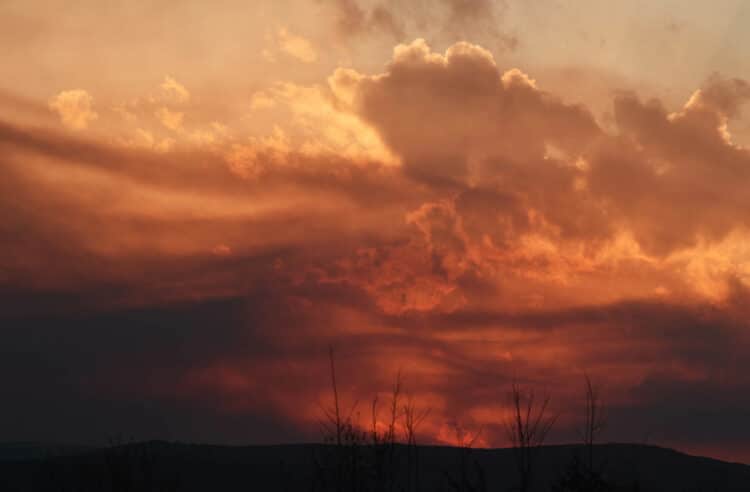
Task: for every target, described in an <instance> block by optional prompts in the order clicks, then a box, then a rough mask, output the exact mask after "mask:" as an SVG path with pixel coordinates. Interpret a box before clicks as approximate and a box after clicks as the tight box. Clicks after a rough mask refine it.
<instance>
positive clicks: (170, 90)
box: [160, 75, 190, 103]
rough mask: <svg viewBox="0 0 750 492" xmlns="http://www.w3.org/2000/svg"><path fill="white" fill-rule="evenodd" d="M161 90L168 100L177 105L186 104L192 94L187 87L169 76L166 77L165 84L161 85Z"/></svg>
mask: <svg viewBox="0 0 750 492" xmlns="http://www.w3.org/2000/svg"><path fill="white" fill-rule="evenodd" d="M160 88H161V90H162V91H163V92H164V94H165V96H166V97H167V98H169V99H171V100H173V101H174V102H176V103H185V102H188V101H189V100H190V92H189V91H188V90H187V89H186V88H185V86H184V85H182V84H180V83H179V82H177V81H176V80H175V79H174V78H172V77H170V76H169V75H167V76H166V77H164V82H162V83H161V85H160Z"/></svg>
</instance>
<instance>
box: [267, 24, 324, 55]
mask: <svg viewBox="0 0 750 492" xmlns="http://www.w3.org/2000/svg"><path fill="white" fill-rule="evenodd" d="M276 36H277V41H278V43H279V49H281V51H283V52H284V53H286V54H287V55H289V56H291V57H293V58H296V59H297V60H299V61H301V62H304V63H315V62H316V61H318V52H317V50H316V49H315V47H314V46H313V44H312V43H311V42H310V41H309V40H308V39H306V38H304V37H302V36H300V35H297V34H293V33H291V32H289V30H288V29H287V28H285V27H282V28H280V29H279V31H278V32H277V33H276Z"/></svg>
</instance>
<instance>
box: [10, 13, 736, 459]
mask: <svg viewBox="0 0 750 492" xmlns="http://www.w3.org/2000/svg"><path fill="white" fill-rule="evenodd" d="M748 25H750V4H749V3H748V2H745V1H743V0H723V1H718V0H717V1H714V2H686V1H684V0H679V1H677V0H674V1H666V0H665V1H660V2H650V1H619V2H614V1H612V2H601V1H594V0H532V1H529V0H524V1H520V0H505V1H503V0H375V1H371V0H298V1H292V0H253V1H247V0H243V1H240V0H216V1H213V2H207V1H199V0H185V1H179V2H178V1H175V0H161V1H145V0H132V1H129V2H101V1H99V0H3V1H2V2H0V75H1V76H0V355H1V357H0V390H1V391H2V403H1V404H0V441H17V440H24V441H29V440H36V441H43V442H67V443H99V444H101V443H104V442H106V439H107V438H108V437H110V436H112V435H115V434H124V435H127V436H134V437H135V438H137V439H152V438H158V439H176V440H185V441H199V442H210V443H231V444H240V443H279V442H300V441H314V440H319V439H320V434H319V428H318V421H319V420H320V418H321V417H322V411H321V406H323V407H325V406H327V405H329V404H330V389H329V385H328V372H327V370H328V366H327V363H328V360H327V357H328V355H327V354H328V352H327V351H328V347H329V346H333V347H335V352H336V359H337V364H338V372H339V375H338V376H339V384H340V390H341V393H342V399H343V400H344V401H345V403H346V405H347V406H351V405H353V404H354V402H356V401H359V402H360V403H359V406H358V407H357V408H358V409H359V411H360V412H361V414H362V415H361V418H362V420H364V421H366V422H367V421H369V420H368V419H369V405H370V403H369V402H370V401H371V400H372V398H373V397H374V396H375V395H380V398H381V399H386V398H387V393H388V390H389V388H390V386H391V384H392V382H393V380H394V378H395V377H396V374H397V373H398V371H399V370H400V371H401V373H402V374H403V379H404V387H405V390H406V391H407V392H408V393H410V394H411V395H412V396H413V401H414V402H416V404H417V405H418V406H419V407H420V408H430V409H431V411H430V414H429V418H428V419H427V420H426V421H425V422H424V424H423V425H422V427H421V428H420V439H421V441H422V442H430V443H438V444H453V443H455V439H456V438H455V430H454V428H455V426H456V425H457V424H458V425H460V426H461V427H462V428H465V429H468V430H469V431H477V430H479V429H480V428H481V429H482V434H481V436H480V439H479V441H478V444H479V445H481V446H505V445H507V444H508V442H507V440H506V438H505V432H504V428H503V418H504V415H505V412H506V405H507V400H506V392H507V389H508V385H509V384H510V382H511V381H514V380H515V381H518V382H520V383H521V384H523V385H526V386H528V387H534V388H537V391H538V392H540V393H541V392H547V393H549V394H550V396H551V406H552V407H553V410H554V412H555V413H558V414H559V419H558V422H557V425H556V427H555V429H554V432H553V434H552V436H551V441H553V442H569V441H575V440H576V439H577V434H576V428H577V426H578V425H579V423H580V418H581V411H580V410H581V408H582V401H581V398H582V390H583V377H584V374H585V373H588V374H589V375H590V376H591V377H592V379H593V380H594V381H595V382H597V383H598V384H600V385H601V386H602V391H603V394H604V398H605V401H606V403H607V406H608V411H609V425H608V428H607V431H606V433H605V434H604V436H603V439H604V440H606V441H629V442H648V443H650V444H659V445H665V446H671V447H676V448H678V449H680V450H684V451H689V452H693V453H700V454H706V455H710V456H715V457H719V458H724V459H731V460H737V461H744V462H750V424H748V419H749V418H750V119H749V118H747V117H745V116H744V115H743V106H744V104H745V102H746V101H747V100H748V99H750V83H749V82H747V81H746V79H750V30H748V29H747V26H748Z"/></svg>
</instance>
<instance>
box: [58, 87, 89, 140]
mask: <svg viewBox="0 0 750 492" xmlns="http://www.w3.org/2000/svg"><path fill="white" fill-rule="evenodd" d="M93 103H94V98H93V97H91V95H90V94H89V93H88V92H86V91H85V90H82V89H73V90H68V91H62V92H60V93H59V94H57V95H56V96H54V97H53V98H51V99H50V100H49V108H50V109H51V110H52V111H54V112H56V113H57V114H58V116H59V117H60V121H62V123H63V125H65V126H67V127H68V128H70V129H73V130H84V129H86V128H88V126H89V123H90V122H92V121H94V120H96V119H97V118H98V117H99V115H98V114H97V113H96V111H94V110H93Z"/></svg>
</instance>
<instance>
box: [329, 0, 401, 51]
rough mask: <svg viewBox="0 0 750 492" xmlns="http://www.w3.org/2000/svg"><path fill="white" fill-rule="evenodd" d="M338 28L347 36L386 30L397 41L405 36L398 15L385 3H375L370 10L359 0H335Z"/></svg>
mask: <svg viewBox="0 0 750 492" xmlns="http://www.w3.org/2000/svg"><path fill="white" fill-rule="evenodd" d="M334 5H335V7H336V12H337V19H336V28H337V30H338V32H339V33H340V34H341V35H343V36H345V37H351V36H357V35H361V34H369V33H379V32H384V33H387V34H389V35H391V36H392V37H393V38H394V39H395V40H396V41H400V40H401V39H402V38H403V37H404V27H403V26H402V25H401V23H400V21H399V20H398V19H397V18H396V15H395V14H394V13H393V12H392V11H391V10H390V9H389V8H387V7H386V6H385V5H382V4H379V5H375V6H374V7H372V9H370V10H369V11H367V10H365V9H364V8H363V7H361V6H360V5H359V4H358V3H357V0H335V2H334Z"/></svg>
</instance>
